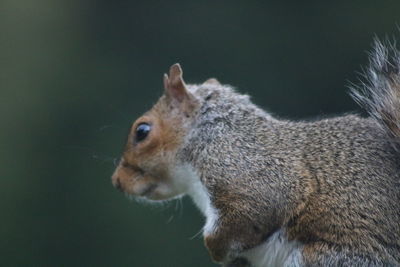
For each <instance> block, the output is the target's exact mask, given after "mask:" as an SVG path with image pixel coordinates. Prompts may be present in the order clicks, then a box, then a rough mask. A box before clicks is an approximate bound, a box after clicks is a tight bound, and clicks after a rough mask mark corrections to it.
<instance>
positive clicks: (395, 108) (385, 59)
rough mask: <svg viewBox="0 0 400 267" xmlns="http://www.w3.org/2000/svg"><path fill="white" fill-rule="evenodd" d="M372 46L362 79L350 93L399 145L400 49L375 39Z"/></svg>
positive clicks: (399, 146)
mask: <svg viewBox="0 0 400 267" xmlns="http://www.w3.org/2000/svg"><path fill="white" fill-rule="evenodd" d="M373 47H374V49H373V51H372V53H371V54H370V59H369V60H370V62H369V67H368V69H367V70H366V75H365V76H366V81H365V82H363V83H362V85H361V86H356V87H353V88H351V89H350V90H351V91H350V94H351V96H352V97H353V99H354V100H355V101H356V102H357V103H358V104H360V105H361V106H362V107H364V108H366V110H367V111H368V113H369V114H370V115H371V117H372V118H374V119H375V120H376V121H377V122H378V124H379V125H380V127H381V128H382V129H383V130H384V131H385V132H386V134H387V135H388V137H389V138H390V139H391V140H392V141H393V142H394V144H395V146H396V147H397V148H400V51H399V50H398V49H397V48H396V42H390V41H388V40H386V41H385V42H381V41H379V40H378V39H375V42H374V46H373Z"/></svg>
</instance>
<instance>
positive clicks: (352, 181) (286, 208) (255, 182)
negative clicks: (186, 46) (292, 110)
mask: <svg viewBox="0 0 400 267" xmlns="http://www.w3.org/2000/svg"><path fill="white" fill-rule="evenodd" d="M366 77H367V79H366V81H365V82H364V83H362V85H361V86H357V87H353V88H351V89H350V90H351V95H352V97H353V98H354V99H355V101H356V102H358V103H359V104H361V105H362V106H363V107H365V108H366V109H367V111H368V112H369V115H370V116H368V117H362V116H359V115H344V116H339V117H334V118H328V119H322V120H316V121H296V122H295V121H289V120H281V119H277V118H274V117H273V116H272V115H270V114H269V113H267V112H266V111H264V110H262V109H261V108H259V107H258V106H256V105H255V104H253V103H252V102H251V100H250V98H249V96H248V95H243V94H240V93H239V92H237V91H236V90H235V89H234V88H233V87H231V86H229V85H224V84H221V83H220V82H219V81H218V80H216V79H209V80H207V81H205V82H204V83H202V84H186V83H185V82H184V80H183V76H182V68H181V67H180V65H179V64H174V65H172V66H171V68H170V70H169V75H167V74H165V75H164V80H163V82H164V88H165V91H164V94H163V95H162V96H161V98H160V99H159V100H158V102H157V103H156V104H155V105H154V106H153V107H152V108H151V109H150V110H149V111H148V112H146V113H144V115H143V116H141V117H140V118H138V119H137V120H136V121H135V122H134V123H133V124H132V126H131V130H130V133H129V135H128V139H127V142H126V146H125V149H124V151H123V154H122V157H121V159H120V162H119V164H118V165H117V167H116V170H115V171H114V173H113V175H112V183H113V185H114V186H115V187H116V188H117V189H119V190H120V191H122V192H124V193H126V194H128V195H133V196H135V197H137V198H140V199H146V200H148V201H163V200H169V199H174V198H179V197H182V196H184V195H189V196H190V197H191V198H192V200H193V201H194V203H195V204H196V205H197V207H198V208H199V209H200V210H201V211H202V213H203V214H204V216H205V225H204V228H203V236H204V242H205V246H206V247H207V249H208V251H209V253H210V256H211V258H212V259H213V260H214V261H215V262H217V263H220V264H222V265H223V266H400V52H399V51H398V50H396V48H395V45H391V44H390V43H385V42H381V41H379V40H375V42H374V50H373V53H371V56H370V65H369V68H368V71H367V72H366Z"/></svg>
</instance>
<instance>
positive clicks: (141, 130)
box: [135, 123, 151, 142]
mask: <svg viewBox="0 0 400 267" xmlns="http://www.w3.org/2000/svg"><path fill="white" fill-rule="evenodd" d="M150 130H151V126H150V125H149V124H147V123H141V124H139V126H138V127H137V128H136V136H135V141H136V142H140V141H143V140H144V139H146V137H147V135H148V134H149V132H150Z"/></svg>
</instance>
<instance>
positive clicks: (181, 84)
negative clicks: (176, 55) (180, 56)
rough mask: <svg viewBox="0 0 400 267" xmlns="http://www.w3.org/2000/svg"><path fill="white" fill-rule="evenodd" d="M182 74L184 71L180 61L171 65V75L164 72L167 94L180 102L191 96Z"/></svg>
mask: <svg viewBox="0 0 400 267" xmlns="http://www.w3.org/2000/svg"><path fill="white" fill-rule="evenodd" d="M182 75H183V71H182V68H181V66H180V65H179V63H176V64H174V65H172V66H171V67H170V69H169V77H168V75H167V74H164V89H165V94H166V95H167V96H168V97H170V98H172V99H175V100H177V101H178V102H183V100H184V99H185V98H188V96H189V94H188V91H187V89H186V84H185V81H184V80H183V77H182Z"/></svg>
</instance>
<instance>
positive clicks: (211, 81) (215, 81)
mask: <svg viewBox="0 0 400 267" xmlns="http://www.w3.org/2000/svg"><path fill="white" fill-rule="evenodd" d="M204 83H209V84H215V85H221V83H220V82H219V81H218V80H217V79H215V78H210V79H208V80H207V81H205V82H204Z"/></svg>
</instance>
